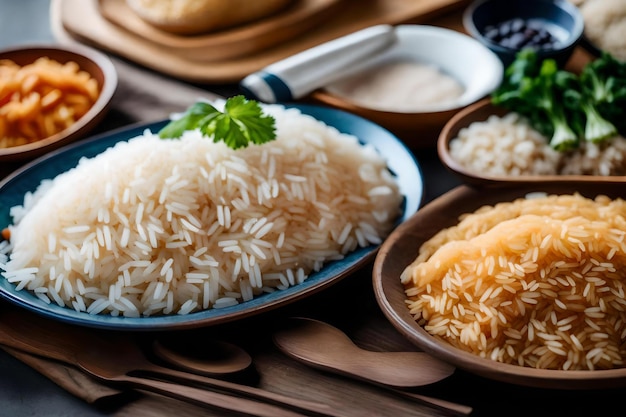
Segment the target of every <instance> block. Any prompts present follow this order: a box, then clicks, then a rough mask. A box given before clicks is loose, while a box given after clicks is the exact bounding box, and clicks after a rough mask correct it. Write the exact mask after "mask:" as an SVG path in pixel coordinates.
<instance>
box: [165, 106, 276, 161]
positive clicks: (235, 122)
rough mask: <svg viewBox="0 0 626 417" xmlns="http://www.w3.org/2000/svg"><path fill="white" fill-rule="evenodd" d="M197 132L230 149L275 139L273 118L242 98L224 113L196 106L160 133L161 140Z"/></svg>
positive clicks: (208, 107) (207, 107) (209, 107)
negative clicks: (195, 130) (223, 143)
mask: <svg viewBox="0 0 626 417" xmlns="http://www.w3.org/2000/svg"><path fill="white" fill-rule="evenodd" d="M193 129H199V130H200V132H201V133H202V134H203V135H204V136H207V137H213V142H219V141H223V142H225V143H226V145H228V146H229V147H230V148H232V149H239V148H244V147H246V146H248V145H249V144H250V143H254V144H257V145H260V144H263V143H266V142H269V141H271V140H274V139H275V138H276V125H275V120H274V118H273V117H272V116H269V115H266V114H264V113H263V110H262V108H261V106H260V105H259V103H258V102H256V101H254V100H247V99H246V98H245V97H243V96H234V97H230V98H228V99H227V100H226V103H225V104H224V112H221V111H219V110H217V109H216V108H215V107H213V106H212V105H211V104H209V103H205V102H197V103H195V104H193V105H192V106H191V107H189V109H187V111H186V112H185V113H184V114H183V116H182V117H181V118H180V119H177V120H173V121H171V122H170V123H168V124H167V125H166V126H165V127H163V129H161V130H160V131H159V137H161V138H162V139H169V138H179V137H181V136H182V134H183V132H184V131H186V130H193Z"/></svg>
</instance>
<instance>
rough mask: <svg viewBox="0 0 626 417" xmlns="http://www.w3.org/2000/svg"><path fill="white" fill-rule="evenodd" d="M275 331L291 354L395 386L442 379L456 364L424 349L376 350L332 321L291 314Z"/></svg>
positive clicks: (276, 340) (282, 347)
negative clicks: (359, 342)
mask: <svg viewBox="0 0 626 417" xmlns="http://www.w3.org/2000/svg"><path fill="white" fill-rule="evenodd" d="M287 323H288V324H287V326H285V327H284V328H283V329H282V330H279V331H277V332H275V333H274V335H273V338H274V343H275V344H276V346H278V348H279V349H280V350H282V351H283V352H284V353H286V354H287V355H289V356H291V357H294V358H296V359H299V360H301V361H305V362H307V363H309V364H311V365H313V366H315V367H318V368H321V369H325V370H330V371H333V372H338V373H342V374H344V375H347V376H351V377H356V378H359V379H363V380H366V381H370V382H375V383H378V384H383V385H388V386H391V387H395V388H409V387H419V386H423V385H428V384H432V383H434V382H438V381H441V380H443V379H445V378H447V377H449V376H450V375H452V374H453V373H454V369H455V368H454V367H453V366H452V365H449V364H447V363H446V362H443V361H440V360H439V359H436V358H434V357H432V356H430V355H428V354H427V353H424V352H373V351H369V350H365V349H362V348H360V347H358V346H357V345H355V344H354V343H353V342H352V340H350V338H349V337H348V336H347V335H346V334H345V333H343V332H342V331H341V330H339V329H337V328H336V327H333V326H331V325H330V324H328V323H324V322H321V321H318V320H313V319H307V318H299V317H298V318H291V319H289V320H288V321H287Z"/></svg>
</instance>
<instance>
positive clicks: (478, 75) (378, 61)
mask: <svg viewBox="0 0 626 417" xmlns="http://www.w3.org/2000/svg"><path fill="white" fill-rule="evenodd" d="M396 34H397V38H398V41H397V42H396V43H395V44H394V45H392V46H391V47H390V48H389V49H387V50H385V51H384V52H382V53H380V54H378V55H376V56H374V57H372V58H371V59H368V60H364V61H363V62H361V63H360V64H358V65H355V66H353V67H352V68H350V69H349V70H347V71H346V72H345V74H343V75H342V76H341V78H340V79H339V80H337V81H334V82H333V83H331V84H329V85H327V86H325V87H324V90H325V91H326V92H327V93H329V94H332V95H335V96H339V97H341V98H344V99H346V100H348V101H351V102H353V103H354V104H357V105H359V106H361V107H366V108H372V109H376V110H381V111H389V112H403V113H415V112H434V111H444V110H449V109H454V108H461V107H465V106H467V105H469V104H471V103H474V102H476V101H477V100H479V99H481V98H483V97H485V96H486V95H488V94H490V93H491V92H492V91H493V90H494V89H495V88H497V87H498V85H499V84H500V82H501V81H502V76H503V72H504V68H503V65H502V63H501V61H500V60H499V59H498V57H497V56H496V55H495V54H494V53H493V52H491V51H490V50H489V49H488V48H486V47H485V46H483V45H482V44H480V43H479V42H478V41H476V40H475V39H473V38H471V37H470V36H467V35H465V34H463V33H461V32H457V31H454V30H451V29H446V28H442V27H437V26H428V25H398V26H397V27H396Z"/></svg>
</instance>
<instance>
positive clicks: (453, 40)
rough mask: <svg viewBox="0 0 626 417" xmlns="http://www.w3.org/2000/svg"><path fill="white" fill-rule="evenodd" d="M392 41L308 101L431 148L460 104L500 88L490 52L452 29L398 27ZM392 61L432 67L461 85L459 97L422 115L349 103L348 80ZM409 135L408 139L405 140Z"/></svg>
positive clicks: (498, 63)
mask: <svg viewBox="0 0 626 417" xmlns="http://www.w3.org/2000/svg"><path fill="white" fill-rule="evenodd" d="M396 34H397V37H398V41H397V42H396V43H395V44H394V45H393V46H391V47H390V48H389V49H387V50H385V51H384V52H383V53H381V54H378V55H376V56H375V57H373V58H372V59H369V60H366V61H364V62H363V63H361V64H359V65H357V66H354V67H353V68H350V70H349V71H347V72H346V73H345V74H343V75H342V77H341V79H339V80H338V81H335V82H333V83H331V84H329V85H327V86H326V87H324V88H322V89H319V90H317V91H315V92H314V93H313V94H312V97H313V99H314V100H316V101H318V102H321V103H324V104H327V105H331V106H333V107H336V108H339V109H342V110H347V111H350V112H352V113H356V114H358V115H360V116H363V117H366V118H368V119H370V120H372V121H374V122H376V123H378V124H380V125H382V126H384V127H386V128H388V129H389V130H391V131H393V132H394V133H396V134H398V135H399V136H401V137H402V138H403V139H405V141H406V142H407V144H408V145H409V146H412V147H413V146H415V147H421V146H422V145H428V146H431V145H434V143H435V142H436V138H433V137H432V136H431V135H422V134H421V133H423V132H428V133H435V134H436V133H438V130H440V129H441V128H442V127H443V125H444V124H445V122H446V121H447V120H448V119H450V117H452V116H453V115H454V114H455V113H456V112H458V111H459V110H460V109H462V108H464V107H465V106H467V105H469V104H472V103H474V102H476V101H478V100H480V99H481V98H483V97H485V96H487V95H488V94H490V93H491V92H492V91H493V90H494V89H495V88H497V87H498V86H499V85H500V82H501V81H502V76H503V73H504V68H503V65H502V63H501V61H500V60H499V59H498V57H497V56H496V54H495V53H493V52H492V51H490V50H489V49H488V48H486V47H485V46H484V45H482V44H481V43H480V42H478V41H477V40H475V39H473V38H471V37H470V36H468V35H465V34H463V33H461V32H457V31H455V30H451V29H447V28H442V27H437V26H429V25H399V26H397V27H396ZM394 61H411V62H420V63H424V64H432V65H434V66H435V67H437V68H438V69H439V70H440V71H442V72H443V73H444V74H447V75H449V76H451V77H453V78H455V79H456V80H457V81H459V82H460V83H461V85H462V86H463V87H464V92H463V94H462V96H461V97H460V98H459V99H458V100H456V101H455V102H453V103H452V104H451V105H450V104H447V105H442V106H429V107H428V108H425V109H424V110H422V111H412V112H396V111H385V110H380V109H374V108H369V107H365V106H363V105H360V104H359V103H357V102H355V101H353V100H351V99H350V97H349V94H347V93H346V87H347V84H348V82H349V80H350V78H352V77H354V76H355V75H356V74H358V73H360V72H362V71H367V70H369V69H371V68H374V67H376V66H378V65H381V64H384V63H387V62H394ZM408 137H410V139H407V138H408Z"/></svg>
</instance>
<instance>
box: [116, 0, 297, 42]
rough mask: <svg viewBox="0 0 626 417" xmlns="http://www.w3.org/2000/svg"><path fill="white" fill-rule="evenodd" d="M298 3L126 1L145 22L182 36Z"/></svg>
mask: <svg viewBox="0 0 626 417" xmlns="http://www.w3.org/2000/svg"><path fill="white" fill-rule="evenodd" d="M293 1H295V0H253V1H251V0H126V2H127V4H128V6H129V7H130V8H131V9H132V10H133V11H134V12H135V13H136V14H137V15H138V16H139V17H140V18H141V19H143V20H144V21H145V22H147V23H149V24H150V25H152V26H155V27H157V28H159V29H161V30H164V31H167V32H170V33H176V34H180V35H198V34H202V33H207V32H211V31H216V30H220V29H225V28H229V27H233V26H236V25H239V24H243V23H248V22H252V21H254V20H257V19H261V18H263V17H267V16H269V15H271V14H273V13H276V12H278V11H280V10H282V9H283V8H286V7H287V6H288V5H289V4H290V3H292V2H293Z"/></svg>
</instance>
